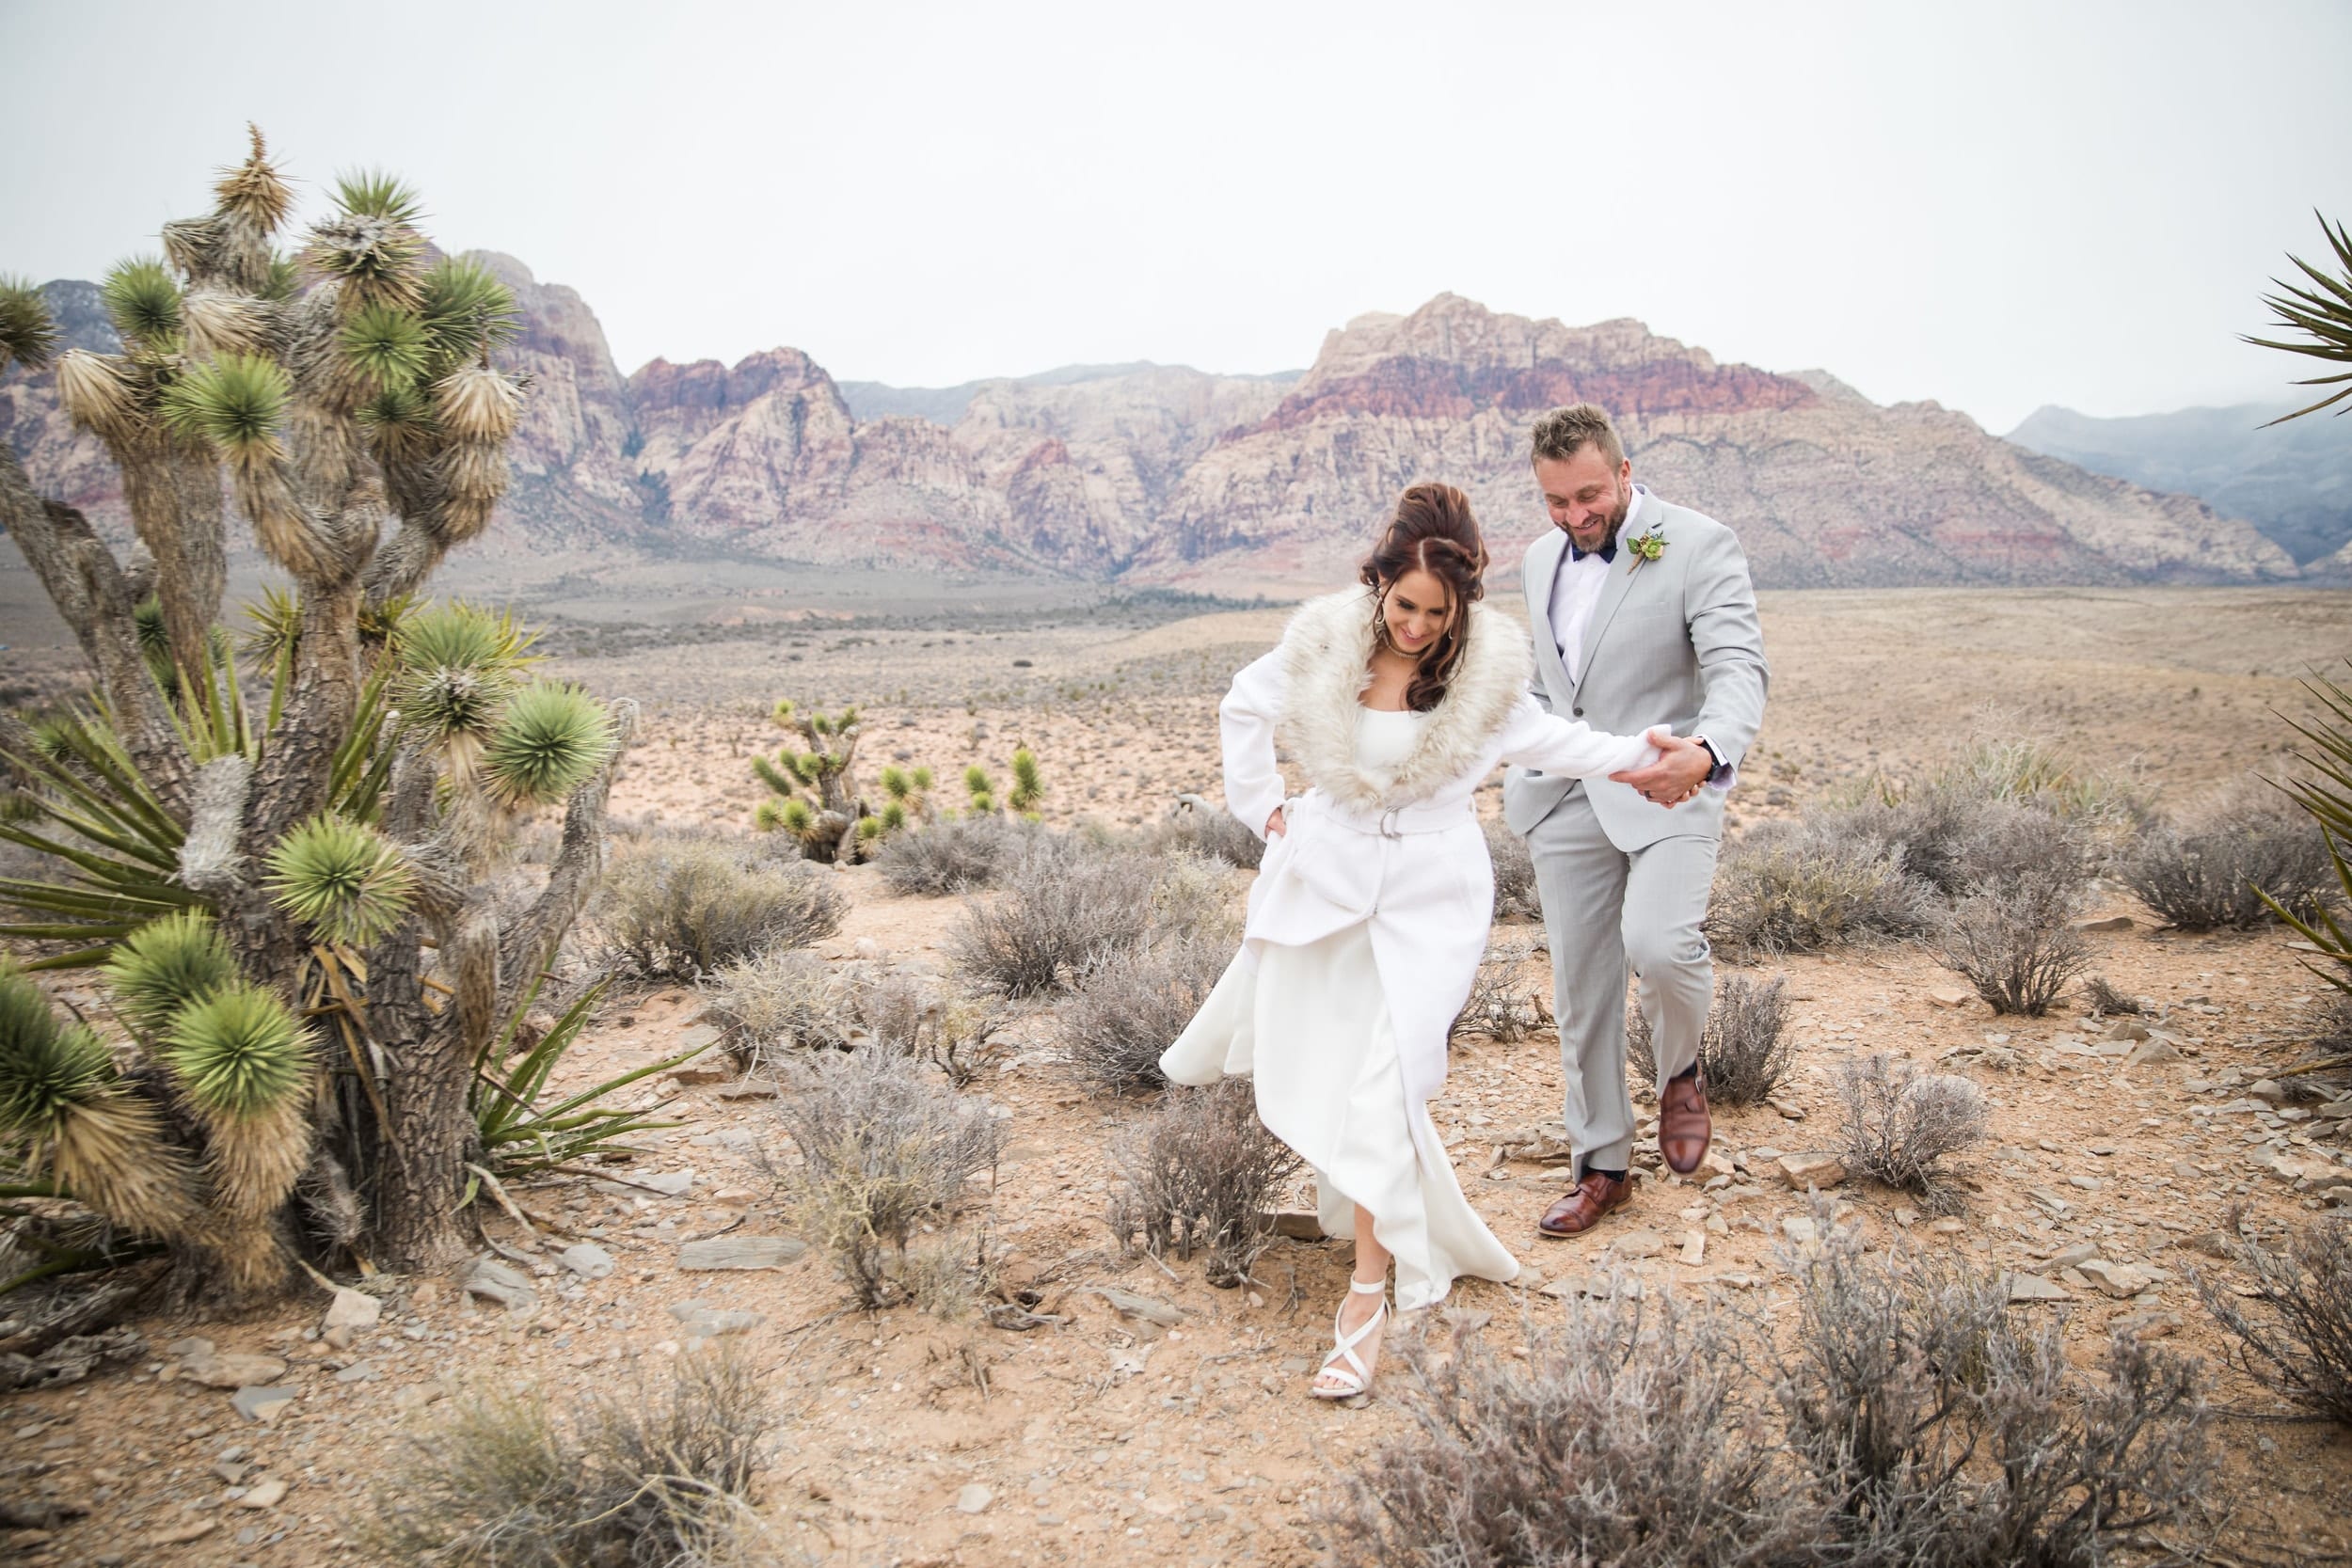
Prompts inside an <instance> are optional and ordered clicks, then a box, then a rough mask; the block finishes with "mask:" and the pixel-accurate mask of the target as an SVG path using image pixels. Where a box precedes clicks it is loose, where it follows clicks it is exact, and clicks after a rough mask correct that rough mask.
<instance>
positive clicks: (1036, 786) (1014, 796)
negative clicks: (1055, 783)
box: [1005, 746, 1045, 811]
mask: <svg viewBox="0 0 2352 1568" xmlns="http://www.w3.org/2000/svg"><path fill="white" fill-rule="evenodd" d="M1044 798H1045V782H1044V779H1043V777H1042V776H1041V774H1040V773H1039V771H1038V766H1037V753H1036V752H1032V751H1030V750H1029V749H1028V748H1027V747H1026V746H1024V747H1021V748H1020V749H1019V750H1017V751H1015V752H1013V753H1012V793H1011V794H1010V795H1009V796H1007V797H1006V798H1005V799H1006V802H1007V803H1008V804H1009V805H1010V806H1011V807H1012V809H1013V810H1015V811H1028V810H1029V809H1031V808H1032V807H1034V806H1035V805H1036V804H1037V803H1038V802H1039V801H1040V800H1043V799H1044Z"/></svg>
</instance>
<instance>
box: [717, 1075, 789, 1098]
mask: <svg viewBox="0 0 2352 1568" xmlns="http://www.w3.org/2000/svg"><path fill="white" fill-rule="evenodd" d="M777 1092H778V1091H777V1088H776V1084H775V1080H774V1079H772V1078H738V1079H736V1080H734V1081H733V1082H732V1083H726V1084H722V1085H719V1098H720V1099H722V1100H773V1099H775V1098H776V1095H777Z"/></svg>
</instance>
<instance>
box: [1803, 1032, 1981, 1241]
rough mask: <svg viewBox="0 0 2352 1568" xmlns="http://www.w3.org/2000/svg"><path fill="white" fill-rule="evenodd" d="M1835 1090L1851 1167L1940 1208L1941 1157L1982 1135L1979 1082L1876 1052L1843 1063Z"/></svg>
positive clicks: (1945, 1202)
mask: <svg viewBox="0 0 2352 1568" xmlns="http://www.w3.org/2000/svg"><path fill="white" fill-rule="evenodd" d="M1837 1095H1838V1101H1839V1106H1840V1110H1841V1112H1842V1114H1843V1119H1842V1121H1841V1123H1840V1125H1839V1128H1838V1133H1839V1136H1840V1138H1841V1139H1842V1141H1843V1145H1844V1147H1843V1149H1842V1150H1841V1153H1842V1155H1843V1158H1844V1160H1845V1163H1846V1168H1847V1169H1849V1170H1851V1171H1854V1172H1856V1173H1858V1174H1860V1175H1863V1176H1867V1177H1868V1178H1870V1179H1871V1180H1874V1181H1881V1182H1883V1183H1885V1184H1886V1185H1887V1186H1890V1187H1895V1188H1899V1190H1901V1191H1903V1192H1907V1193H1910V1194H1912V1195H1914V1196H1916V1197H1919V1198H1921V1199H1922V1200H1925V1201H1927V1202H1929V1203H1930V1204H1931V1205H1933V1206H1935V1207H1938V1208H1943V1207H1948V1206H1949V1205H1950V1204H1951V1202H1952V1198H1951V1195H1950V1193H1949V1191H1948V1189H1947V1185H1946V1183H1945V1182H1944V1180H1943V1177H1944V1174H1945V1173H1944V1168H1943V1165H1944V1162H1945V1160H1947V1158H1949V1157H1950V1156H1952V1155H1954V1154H1957V1153H1959V1152H1960V1151H1961V1150H1963V1149H1964V1148H1970V1147H1971V1146H1973V1145H1975V1144H1977V1143H1978V1142H1979V1141H1981V1140H1982V1139H1983V1137H1984V1134H1985V1126H1986V1120H1987V1118H1986V1116H1985V1108H1984V1095H1983V1093H1982V1091H1980V1090H1979V1088H1978V1087H1977V1085H1974V1084H1972V1083H1970V1082H1969V1081H1968V1080H1967V1079H1965V1078H1962V1077H1959V1076H1957V1075H1955V1074H1952V1073H1943V1072H1921V1071H1919V1070H1918V1069H1916V1068H1915V1067H1913V1066H1912V1064H1911V1063H1909V1062H1907V1061H1904V1060H1903V1059H1902V1058H1900V1057H1889V1056H1886V1055H1883V1054H1874V1055H1872V1056H1871V1057H1870V1058H1869V1059H1868V1060H1867V1061H1866V1062H1860V1063H1855V1062H1848V1063H1847V1064H1846V1065H1845V1068H1844V1069H1843V1070H1842V1071H1841V1072H1840V1073H1839V1074H1838V1078H1837Z"/></svg>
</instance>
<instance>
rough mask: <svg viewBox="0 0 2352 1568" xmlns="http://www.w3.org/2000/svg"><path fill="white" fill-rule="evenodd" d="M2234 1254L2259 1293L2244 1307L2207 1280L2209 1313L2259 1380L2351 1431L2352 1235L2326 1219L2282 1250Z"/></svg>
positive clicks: (2246, 1247) (2244, 1249) (2254, 1247)
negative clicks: (2232, 1339)
mask: <svg viewBox="0 0 2352 1568" xmlns="http://www.w3.org/2000/svg"><path fill="white" fill-rule="evenodd" d="M2232 1251H2233V1253H2234V1254H2235V1256H2236V1259H2237V1261H2238V1262H2239V1263H2241V1264H2242V1265H2244V1267H2245V1268H2246V1270H2247V1272H2249V1274H2251V1275H2253V1276H2254V1289H2255V1291H2257V1292H2258V1293H2257V1294H2256V1295H2254V1296H2253V1297H2251V1298H2250V1299H2249V1300H2240V1299H2239V1297H2238V1296H2237V1294H2236V1292H2235V1291H2232V1290H2230V1289H2229V1288H2228V1287H2227V1286H2226V1285H2223V1284H2221V1283H2219V1282H2218V1281H2216V1280H2211V1279H2207V1278H2205V1277H2204V1276H2202V1275H2200V1276H2198V1279H2197V1293H2198V1295H2199V1297H2200V1298H2201V1300H2202V1301H2203V1302H2204V1304H2205V1310H2206V1311H2208V1312H2210V1313H2212V1314H2213V1316H2214V1319H2215V1321H2216V1322H2217V1323H2220V1324H2221V1326H2222V1327H2223V1328H2225V1329H2227V1330H2229V1332H2230V1333H2231V1334H2232V1335H2233V1336H2234V1337H2235V1338H2236V1339H2237V1342H2238V1346H2239V1350H2240V1353H2241V1355H2240V1358H2241V1359H2242V1360H2243V1361H2244V1362H2245V1363H2246V1366H2247V1370H2249V1371H2251V1372H2252V1373H2253V1374H2254V1376H2255V1377H2256V1379H2258V1380H2259V1381H2261V1382H2263V1383H2265V1384H2266V1385H2268V1386H2270V1387H2272V1388H2274V1389H2276V1390H2278V1391H2279V1392H2280V1393H2281V1394H2283V1395H2285V1396H2286V1397H2287V1398H2288V1399H2290V1400H2293V1401H2294V1402H2296V1403H2297V1404H2299V1405H2301V1406H2303V1407H2304V1408H2305V1409H2307V1410H2310V1411H2312V1412H2313V1413H2314V1414H2316V1415H2320V1416H2325V1417H2327V1418H2328V1419H2330V1420H2332V1421H2335V1422H2337V1423H2338V1424H2339V1425H2342V1426H2346V1427H2352V1227H2347V1226H2346V1225H2345V1223H2344V1221H2342V1220H2339V1219H2321V1220H2316V1221H2313V1222H2312V1226H2311V1227H2310V1228H2309V1229H2307V1230H2304V1231H2303V1232H2301V1233H2300V1234H2299V1235H2296V1237H2294V1238H2293V1239H2292V1240H2291V1241H2290V1242H2289V1243H2287V1244H2286V1245H2285V1246H2284V1247H2282V1248H2280V1249H2278V1250H2275V1251H2274V1250H2272V1249H2271V1248H2269V1247H2265V1246H2264V1245H2263V1244H2262V1243H2259V1242H2256V1241H2252V1240H2250V1239H2246V1240H2241V1241H2239V1242H2238V1243H2236V1244H2235V1245H2234V1246H2233V1248H2232Z"/></svg>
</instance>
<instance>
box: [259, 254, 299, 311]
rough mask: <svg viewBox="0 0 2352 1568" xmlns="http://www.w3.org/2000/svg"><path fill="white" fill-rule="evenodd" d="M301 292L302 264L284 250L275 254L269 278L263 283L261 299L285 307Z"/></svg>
mask: <svg viewBox="0 0 2352 1568" xmlns="http://www.w3.org/2000/svg"><path fill="white" fill-rule="evenodd" d="M301 292H302V263H301V262H299V261H295V260H294V258H293V257H291V256H289V255H287V254H286V253H285V252H284V251H282V250H281V251H276V252H273V253H272V254H271V256H270V259H269V276H268V277H265V278H263V279H262V291H261V297H262V298H263V299H266V300H268V301H269V302H270V303H271V304H273V305H283V304H285V303H286V301H288V300H290V299H292V298H294V295H295V294H297V293H301Z"/></svg>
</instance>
